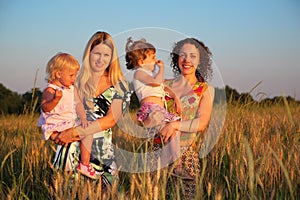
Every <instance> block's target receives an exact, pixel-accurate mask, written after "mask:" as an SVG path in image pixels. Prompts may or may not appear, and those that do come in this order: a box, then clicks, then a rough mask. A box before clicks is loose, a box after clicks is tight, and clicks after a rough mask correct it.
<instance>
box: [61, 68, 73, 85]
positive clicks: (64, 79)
mask: <svg viewBox="0 0 300 200" xmlns="http://www.w3.org/2000/svg"><path fill="white" fill-rule="evenodd" d="M77 72H78V70H76V69H63V70H61V71H59V72H58V80H59V81H60V83H61V84H62V85H63V86H65V87H69V86H71V85H74V82H75V79H76V76H77Z"/></svg>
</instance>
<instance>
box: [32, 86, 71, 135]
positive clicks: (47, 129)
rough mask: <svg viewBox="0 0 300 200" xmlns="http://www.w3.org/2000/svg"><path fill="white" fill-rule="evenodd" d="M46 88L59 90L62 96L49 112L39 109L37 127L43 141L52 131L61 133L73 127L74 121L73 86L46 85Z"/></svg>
mask: <svg viewBox="0 0 300 200" xmlns="http://www.w3.org/2000/svg"><path fill="white" fill-rule="evenodd" d="M47 87H50V88H53V89H54V90H61V91H62V94H63V95H62V97H61V99H60V100H59V102H58V104H57V105H56V106H55V107H54V108H53V109H52V110H51V111H50V112H43V110H42V109H41V114H40V117H39V120H38V123H37V126H39V127H41V128H42V131H43V139H44V140H48V139H49V137H50V135H51V134H52V133H53V132H54V131H58V132H61V131H64V130H66V129H68V128H71V127H73V126H75V121H76V111H75V104H74V86H73V85H71V86H70V87H69V88H60V87H58V86H57V85H53V84H50V83H48V85H47Z"/></svg>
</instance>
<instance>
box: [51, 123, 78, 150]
mask: <svg viewBox="0 0 300 200" xmlns="http://www.w3.org/2000/svg"><path fill="white" fill-rule="evenodd" d="M78 140H80V138H79V136H78V134H77V131H76V128H75V127H73V128H69V129H67V130H64V131H62V132H61V133H60V134H59V135H58V136H57V137H56V138H55V140H54V142H55V143H56V144H59V145H63V146H65V145H67V144H68V143H71V142H75V141H78Z"/></svg>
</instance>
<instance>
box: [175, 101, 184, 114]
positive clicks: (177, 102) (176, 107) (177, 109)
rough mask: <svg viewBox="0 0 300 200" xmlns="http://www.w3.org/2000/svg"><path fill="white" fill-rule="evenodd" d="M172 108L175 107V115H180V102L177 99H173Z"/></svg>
mask: <svg viewBox="0 0 300 200" xmlns="http://www.w3.org/2000/svg"><path fill="white" fill-rule="evenodd" d="M174 107H175V111H176V113H178V114H180V113H181V111H182V107H181V102H180V100H179V98H178V97H175V98H174Z"/></svg>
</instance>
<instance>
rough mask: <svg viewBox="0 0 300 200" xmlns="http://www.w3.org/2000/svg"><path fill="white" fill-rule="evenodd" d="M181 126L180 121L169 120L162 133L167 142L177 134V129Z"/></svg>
mask: <svg viewBox="0 0 300 200" xmlns="http://www.w3.org/2000/svg"><path fill="white" fill-rule="evenodd" d="M179 127H180V122H179V121H176V122H169V123H167V124H166V125H165V126H164V127H163V128H162V130H161V131H160V133H161V136H162V138H163V140H164V142H165V143H166V142H168V140H170V139H172V138H173V137H174V136H175V133H176V131H178V130H179Z"/></svg>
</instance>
